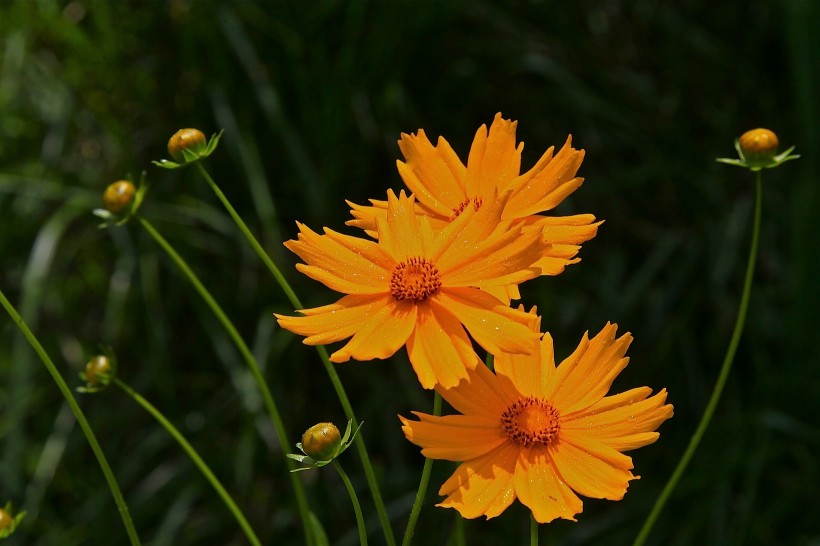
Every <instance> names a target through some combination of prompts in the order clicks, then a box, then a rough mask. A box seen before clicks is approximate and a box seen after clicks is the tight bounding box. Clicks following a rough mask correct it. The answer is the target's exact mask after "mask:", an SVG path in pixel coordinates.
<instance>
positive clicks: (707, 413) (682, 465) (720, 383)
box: [633, 171, 763, 546]
mask: <svg viewBox="0 0 820 546" xmlns="http://www.w3.org/2000/svg"><path fill="white" fill-rule="evenodd" d="M762 209H763V181H762V177H761V173H760V171H758V172H757V173H756V177H755V211H754V223H753V225H752V244H751V248H750V249H749V261H748V263H747V264H746V278H745V281H744V283H743V294H742V295H741V298H740V308H739V309H738V312H737V319H736V320H735V329H734V331H733V332H732V339H731V341H730V342H729V347H728V348H727V349H726V356H725V358H724V359H723V365H722V366H721V368H720V374H719V375H718V379H717V383H715V388H714V390H713V391H712V396H711V398H709V403H708V404H707V405H706V409H705V410H704V412H703V417H701V419H700V423H698V427H697V429H695V433H694V434H693V435H692V438H691V439H690V440H689V445H688V446H687V448H686V451H685V452H684V453H683V456H682V457H681V459H680V461H679V462H678V466H677V467H675V471H674V472H673V473H672V476H671V477H670V478H669V481H668V482H667V483H666V486H665V487H664V488H663V491H661V494H660V496H659V497H658V500H656V501H655V505H654V506H653V507H652V511H651V512H650V513H649V516H647V518H646V521H645V522H644V524H643V527H642V528H641V530H640V532H639V533H638V536H637V538H635V542H633V546H641V545H642V544H643V543H644V542H646V539H647V538H648V537H649V533H650V531H652V526H653V525H654V524H655V521H656V520H657V519H658V516H659V515H660V513H661V510H663V507H664V505H665V504H666V501H667V500H668V499H669V497H670V496H671V495H672V492H673V491H674V490H675V487H676V486H677V485H678V481H680V478H681V476H683V473H684V471H685V470H686V467H687V466H688V465H689V461H690V460H691V459H692V456H693V455H694V454H695V451H696V450H697V449H698V445H699V444H700V441H701V439H702V438H703V435H704V434H705V433H706V429H707V428H708V427H709V423H710V422H711V421H712V416H713V415H714V413H715V409H716V408H717V405H718V402H719V401H720V395H721V394H722V393H723V387H724V386H725V385H726V380H727V379H728V378H729V372H730V371H731V369H732V362H733V361H734V358H735V352H736V351H737V346H738V344H739V343H740V336H741V335H742V334H743V327H744V325H745V323H746V312H747V310H748V308H749V296H750V294H751V292H752V279H753V278H754V270H755V262H756V261H757V249H758V244H759V241H760V224H761V216H762Z"/></svg>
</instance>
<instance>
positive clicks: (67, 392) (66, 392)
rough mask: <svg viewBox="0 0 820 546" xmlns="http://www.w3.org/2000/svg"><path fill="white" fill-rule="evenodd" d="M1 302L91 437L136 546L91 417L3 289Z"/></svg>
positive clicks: (135, 545)
mask: <svg viewBox="0 0 820 546" xmlns="http://www.w3.org/2000/svg"><path fill="white" fill-rule="evenodd" d="M0 303H2V304H3V307H4V308H5V309H6V312H8V314H9V316H10V317H11V319H12V320H13V321H14V322H15V323H16V324H17V327H18V328H20V331H21V332H23V335H24V336H25V337H26V339H27V340H28V342H29V344H31V346H32V348H33V349H34V352H36V353H37V356H39V357H40V360H42V361H43V364H45V366H46V368H47V369H48V373H50V374H51V377H52V378H53V379H54V382H55V383H57V388H59V389H60V392H61V393H62V395H63V397H64V398H65V399H66V402H68V407H69V408H71V411H72V413H74V417H76V418H77V422H78V423H79V424H80V428H81V429H82V431H83V434H85V437H86V439H87V440H88V443H89V445H90V446H91V450H92V451H93V452H94V456H95V457H96V458H97V462H98V463H99V465H100V469H101V470H102V473H103V475H104V476H105V481H106V482H108V488H109V489H111V495H112V496H113V497H114V502H115V503H116V505H117V509H118V510H119V512H120V517H121V518H122V523H123V525H125V530H126V532H127V533H128V538H129V539H130V540H131V544H132V545H133V546H139V545H140V539H139V536H137V530H136V529H135V528H134V522H133V521H132V520H131V514H130V512H129V511H128V505H127V504H126V503H125V498H123V496H122V492H121V491H120V486H119V484H118V483H117V478H115V477H114V472H112V471H111V467H110V466H109V464H108V460H107V459H106V458H105V454H104V453H103V450H102V448H101V447H100V444H99V442H97V437H96V436H95V435H94V431H93V430H92V429H91V425H90V424H89V423H88V420H87V419H86V418H85V414H84V413H83V410H81V409H80V405H79V404H78V403H77V400H76V399H75V398H74V395H73V394H72V392H71V389H70V388H68V385H67V384H66V382H65V380H64V379H63V376H61V375H60V372H59V371H58V370H57V367H56V366H55V365H54V362H53V361H52V360H51V357H49V356H48V353H46V350H45V349H44V348H43V346H42V345H41V344H40V342H39V341H38V339H37V337H36V336H35V335H34V333H33V332H32V331H31V329H30V328H29V327H28V325H27V324H26V322H25V321H24V320H23V317H21V316H20V313H18V312H17V309H15V308H14V306H13V305H12V304H11V302H9V300H8V299H6V296H5V294H3V291H2V290H0Z"/></svg>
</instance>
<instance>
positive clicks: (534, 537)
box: [530, 512, 539, 546]
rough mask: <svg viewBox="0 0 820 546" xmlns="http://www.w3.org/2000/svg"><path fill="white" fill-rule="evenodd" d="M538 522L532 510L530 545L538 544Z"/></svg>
mask: <svg viewBox="0 0 820 546" xmlns="http://www.w3.org/2000/svg"><path fill="white" fill-rule="evenodd" d="M538 527H539V526H538V522H537V521H535V516H533V515H532V512H530V546H538Z"/></svg>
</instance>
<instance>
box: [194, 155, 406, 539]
mask: <svg viewBox="0 0 820 546" xmlns="http://www.w3.org/2000/svg"><path fill="white" fill-rule="evenodd" d="M196 166H197V168H198V169H199V173H200V174H201V175H202V177H203V178H204V179H205V181H206V182H208V185H209V186H211V189H212V190H213V192H214V193H215V194H216V196H217V197H218V198H219V200H220V201H221V202H222V205H223V206H224V207H225V209H226V210H227V211H228V214H230V216H231V218H233V220H234V222H235V223H236V225H237V227H239V230H240V231H241V232H242V234H243V235H244V236H245V238H246V239H247V240H248V242H249V243H250V245H251V246H252V247H253V249H254V251H256V254H257V255H258V256H259V258H260V259H261V260H262V262H263V263H264V264H265V266H267V268H268V270H270V272H271V274H272V275H273V277H274V279H276V282H277V283H278V284H279V286H280V287H281V288H282V290H283V291H284V293H285V296H286V297H287V298H288V300H289V301H290V303H291V305H293V308H294V309H303V308H304V306H303V305H302V302H300V301H299V298H298V297H297V296H296V293H295V292H294V291H293V289H292V288H291V287H290V284H288V281H287V280H286V279H285V277H284V276H283V275H282V273H281V272H280V271H279V268H277V267H276V264H275V263H274V262H273V260H271V258H270V256H268V254H267V253H266V252H265V249H264V248H262V245H260V244H259V241H257V240H256V237H254V236H253V233H251V231H250V229H248V226H247V225H246V224H245V222H244V221H243V220H242V217H241V216H239V214H238V213H237V212H236V210H235V209H234V208H233V206H232V205H231V203H230V201H228V198H227V197H225V194H224V193H222V190H220V189H219V186H218V185H217V184H216V182H214V179H213V178H211V175H209V174H208V171H207V170H205V167H204V166H203V165H202V162H197V163H196ZM316 351H317V352H318V353H319V358H320V359H321V360H322V364H323V365H324V367H325V372H326V373H327V375H328V377H329V378H330V382H331V384H332V385H333V389H334V390H335V391H336V396H337V397H338V398H339V402H340V403H341V405H342V409H343V410H344V412H345V416H346V417H347V419H348V420H350V421H352V426H353V429H354V430H355V429H356V427H358V426H359V421H358V419H356V414H355V413H354V412H353V406H351V405H350V400H349V399H348V397H347V393H346V392H345V389H344V387H343V386H342V382H341V380H340V379H339V374H337V373H336V368H335V367H334V366H333V363H332V362H330V356H329V355H328V354H327V351H326V350H325V348H324V347H322V346H320V345H317V346H316ZM353 441H354V443H355V444H356V451H357V452H358V454H359V459H360V460H361V462H362V467H363V468H364V474H365V477H366V479H367V484H368V486H369V487H370V494H371V495H372V496H373V504H374V505H375V507H376V512H377V513H378V516H379V521H380V522H381V526H382V530H383V531H384V537H385V540H386V541H387V546H395V545H396V538H395V537H394V535H393V529H392V528H391V527H390V518H389V517H388V516H387V509H386V508H385V505H384V500H383V499H382V494H381V490H380V489H379V482H378V480H377V478H376V472H375V471H374V470H373V465H372V464H371V462H370V455H368V453H367V447H366V446H365V443H364V439H363V438H362V434H357V435H356V438H355V439H354V440H353Z"/></svg>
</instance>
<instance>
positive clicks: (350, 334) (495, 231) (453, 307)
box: [276, 191, 544, 389]
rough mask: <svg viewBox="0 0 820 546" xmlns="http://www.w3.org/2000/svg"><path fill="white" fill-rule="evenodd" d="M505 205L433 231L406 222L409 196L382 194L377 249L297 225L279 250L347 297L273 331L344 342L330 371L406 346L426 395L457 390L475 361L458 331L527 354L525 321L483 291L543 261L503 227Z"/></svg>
mask: <svg viewBox="0 0 820 546" xmlns="http://www.w3.org/2000/svg"><path fill="white" fill-rule="evenodd" d="M507 199H509V194H507V195H506V196H502V197H500V198H498V199H495V198H493V199H492V202H493V204H490V205H489V206H484V207H481V208H480V209H479V210H474V209H472V208H471V209H469V210H466V211H465V212H464V213H463V214H461V216H460V217H459V218H458V219H456V220H455V221H453V222H451V223H449V224H448V225H447V226H446V227H445V228H444V229H442V230H439V231H433V229H432V228H431V227H430V224H429V221H428V220H427V219H426V218H424V217H421V216H418V215H416V214H415V208H414V199H413V197H412V196H411V197H407V196H406V195H405V194H404V192H401V194H400V195H399V197H396V195H395V194H394V193H393V192H392V191H390V192H388V200H387V208H386V212H385V215H384V216H383V217H380V218H378V219H376V229H377V231H378V235H379V237H378V241H377V242H376V241H372V240H369V239H360V238H356V237H351V236H348V235H343V234H341V233H337V232H335V231H333V230H330V229H327V228H325V234H324V235H319V234H317V233H315V232H313V231H311V230H310V229H309V228H307V227H306V226H304V225H303V224H298V225H299V236H298V240H295V241H293V240H292V241H288V242H286V243H285V246H287V247H288V248H289V249H290V250H292V251H293V252H295V253H296V254H297V255H299V257H300V258H302V259H303V260H304V261H305V264H297V266H296V267H297V268H298V269H299V271H301V272H302V273H304V274H306V275H307V276H309V277H311V278H313V279H315V280H317V281H319V282H321V283H323V284H325V285H326V286H328V287H329V288H331V289H333V290H336V291H338V292H342V293H344V294H347V295H346V296H344V297H343V298H341V299H340V300H339V301H337V302H336V303H335V304H332V305H326V306H323V307H317V308H315V309H303V310H301V311H300V313H302V315H304V316H301V317H289V316H283V315H276V317H277V319H278V320H279V324H280V326H282V327H283V328H286V329H288V330H290V331H291V332H294V333H297V334H300V335H304V336H307V337H306V338H305V340H304V342H305V343H307V344H309V345H320V344H326V343H332V342H335V341H341V340H343V339H347V338H351V339H350V341H349V342H348V343H347V344H346V345H344V346H343V347H342V348H341V349H339V350H338V351H336V352H334V353H333V354H332V355H331V357H330V359H331V360H332V361H333V362H345V361H347V360H349V359H351V358H353V359H355V360H371V359H374V358H387V357H389V356H391V355H392V354H393V353H395V352H396V351H397V350H398V349H399V348H400V347H401V346H402V345H405V344H406V346H407V353H408V356H409V357H410V362H411V364H412V365H413V369H414V370H415V372H416V374H417V375H418V378H419V381H420V382H421V384H422V386H423V387H424V388H427V389H429V388H432V387H434V386H435V385H437V384H438V385H441V386H442V387H444V388H449V387H452V386H454V385H456V384H458V382H459V381H460V380H461V379H463V378H465V377H466V376H467V372H466V370H467V369H472V368H474V367H475V365H476V363H477V362H478V361H479V359H478V356H477V355H476V353H475V351H474V350H473V347H472V344H471V341H470V338H469V337H468V335H467V333H466V332H465V328H466V331H467V332H469V333H470V335H471V336H472V338H473V339H474V340H475V341H476V342H477V343H478V344H479V345H481V346H482V347H484V349H486V350H487V351H489V352H491V353H493V354H498V353H504V352H510V353H517V354H529V353H532V351H534V350H537V342H538V333H537V332H534V331H533V330H532V328H531V326H530V324H531V323H532V322H533V320H534V317H533V316H532V315H530V314H529V313H526V312H524V311H521V310H516V309H511V308H510V307H508V306H507V305H506V304H505V303H504V302H502V301H500V300H499V299H497V298H496V297H494V296H492V295H491V294H489V293H487V292H486V291H485V289H487V288H491V287H497V286H506V285H515V284H518V283H520V282H523V281H525V280H528V279H532V278H534V277H537V276H538V275H539V274H540V273H541V271H540V269H538V268H537V267H533V264H534V263H535V262H537V261H538V260H539V258H540V256H541V255H542V254H543V249H544V243H543V241H542V237H541V232H540V230H539V229H534V228H531V227H528V226H526V225H521V226H510V223H509V222H505V221H503V220H502V219H501V211H502V210H503V206H504V205H505V204H506V202H507Z"/></svg>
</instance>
